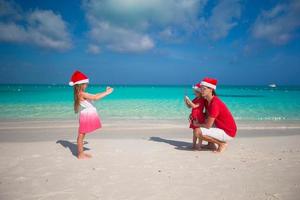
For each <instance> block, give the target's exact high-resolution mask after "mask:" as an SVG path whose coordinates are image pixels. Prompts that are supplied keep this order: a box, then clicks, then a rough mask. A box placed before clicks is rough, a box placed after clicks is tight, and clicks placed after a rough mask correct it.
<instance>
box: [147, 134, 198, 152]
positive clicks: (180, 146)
mask: <svg viewBox="0 0 300 200" xmlns="http://www.w3.org/2000/svg"><path fill="white" fill-rule="evenodd" d="M149 140H150V141H154V142H163V143H167V144H169V145H172V146H174V147H175V149H177V150H185V151H194V150H193V149H192V148H191V147H192V143H190V142H184V141H178V140H168V139H164V138H161V137H150V138H149Z"/></svg>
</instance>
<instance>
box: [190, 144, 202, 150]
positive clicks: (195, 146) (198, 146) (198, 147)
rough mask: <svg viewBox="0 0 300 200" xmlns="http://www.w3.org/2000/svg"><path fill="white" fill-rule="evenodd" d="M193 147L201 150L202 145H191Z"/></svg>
mask: <svg viewBox="0 0 300 200" xmlns="http://www.w3.org/2000/svg"><path fill="white" fill-rule="evenodd" d="M191 149H192V150H195V151H199V150H201V146H200V145H197V144H196V145H193V146H192V147H191Z"/></svg>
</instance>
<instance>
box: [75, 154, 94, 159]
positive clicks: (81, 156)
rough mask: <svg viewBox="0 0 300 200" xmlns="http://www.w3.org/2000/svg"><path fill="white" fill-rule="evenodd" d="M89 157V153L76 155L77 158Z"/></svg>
mask: <svg viewBox="0 0 300 200" xmlns="http://www.w3.org/2000/svg"><path fill="white" fill-rule="evenodd" d="M91 157H92V156H91V155H89V154H86V153H80V154H78V156H77V158H78V159H88V158H91Z"/></svg>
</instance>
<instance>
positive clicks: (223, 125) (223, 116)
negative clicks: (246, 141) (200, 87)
mask: <svg viewBox="0 0 300 200" xmlns="http://www.w3.org/2000/svg"><path fill="white" fill-rule="evenodd" d="M205 109H206V110H207V111H208V114H209V116H210V117H212V118H215V126H216V127H217V128H219V129H222V130H224V131H225V133H227V135H229V136H231V137H235V134H236V131H237V127H236V124H235V121H234V119H233V116H232V114H231V113H230V111H229V109H228V108H227V106H226V105H225V104H224V103H223V102H222V101H221V100H220V99H219V98H218V97H217V96H214V97H213V98H212V100H211V102H210V104H209V105H208V102H207V100H206V101H205Z"/></svg>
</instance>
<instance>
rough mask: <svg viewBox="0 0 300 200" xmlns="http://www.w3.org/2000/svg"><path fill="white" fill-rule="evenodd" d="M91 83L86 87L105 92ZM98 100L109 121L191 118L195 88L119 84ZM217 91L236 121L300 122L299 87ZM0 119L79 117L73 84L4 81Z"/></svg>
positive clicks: (239, 88) (258, 87)
mask: <svg viewBox="0 0 300 200" xmlns="http://www.w3.org/2000/svg"><path fill="white" fill-rule="evenodd" d="M104 89H105V87H104V86H97V85H89V87H88V89H87V91H88V92H90V93H96V92H100V91H103V90H104ZM114 89H115V90H114V93H113V94H111V95H110V96H108V97H106V98H104V99H103V100H100V101H97V102H95V106H96V107H97V109H98V111H99V113H100V115H101V117H102V118H106V119H187V117H188V114H189V112H190V111H189V110H188V109H187V108H186V107H185V105H184V103H183V96H184V94H186V93H187V94H188V95H189V96H190V98H193V93H192V89H191V86H114ZM217 93H218V95H219V96H220V98H221V99H222V100H223V101H224V102H225V103H226V104H227V106H228V107H229V108H230V110H231V111H232V113H233V115H234V117H235V119H237V120H300V86H290V87H288V86H282V87H277V88H270V87H268V86H219V87H218V89H217ZM0 98H1V103H0V109H1V112H0V119H60V118H61V119H74V118H76V115H75V114H74V112H73V88H72V87H70V86H68V85H0Z"/></svg>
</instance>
